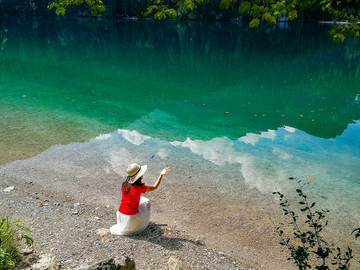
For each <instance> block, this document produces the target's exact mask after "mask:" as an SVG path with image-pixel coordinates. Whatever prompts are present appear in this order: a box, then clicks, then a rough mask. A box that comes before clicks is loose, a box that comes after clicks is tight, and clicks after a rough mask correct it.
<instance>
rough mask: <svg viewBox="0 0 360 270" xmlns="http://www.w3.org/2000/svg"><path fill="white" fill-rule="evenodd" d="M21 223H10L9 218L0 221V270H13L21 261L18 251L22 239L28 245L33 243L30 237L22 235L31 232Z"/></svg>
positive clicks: (18, 221)
mask: <svg viewBox="0 0 360 270" xmlns="http://www.w3.org/2000/svg"><path fill="white" fill-rule="evenodd" d="M19 223H21V221H20V220H16V221H10V220H9V219H8V218H2V219H1V221H0V270H2V269H11V268H13V267H14V266H15V264H16V263H17V262H18V261H19V260H20V254H19V251H18V245H19V240H20V239H24V240H25V244H26V245H31V244H32V243H33V240H32V238H31V237H30V236H28V235H26V234H20V232H26V233H27V232H29V231H30V230H29V229H28V228H25V227H23V226H20V224H19Z"/></svg>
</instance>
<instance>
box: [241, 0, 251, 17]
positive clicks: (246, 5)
mask: <svg viewBox="0 0 360 270" xmlns="http://www.w3.org/2000/svg"><path fill="white" fill-rule="evenodd" d="M250 10H251V3H250V2H248V1H245V2H243V3H242V4H241V5H240V6H239V14H243V13H249V12H250Z"/></svg>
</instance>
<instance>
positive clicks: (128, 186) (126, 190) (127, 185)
mask: <svg viewBox="0 0 360 270" xmlns="http://www.w3.org/2000/svg"><path fill="white" fill-rule="evenodd" d="M141 179H142V176H141V177H139V179H138V180H136V181H135V182H134V183H132V184H130V183H129V180H130V178H127V179H126V181H125V182H124V183H122V188H123V189H124V194H128V193H129V191H130V189H131V186H133V185H139V186H142V185H144V183H141Z"/></svg>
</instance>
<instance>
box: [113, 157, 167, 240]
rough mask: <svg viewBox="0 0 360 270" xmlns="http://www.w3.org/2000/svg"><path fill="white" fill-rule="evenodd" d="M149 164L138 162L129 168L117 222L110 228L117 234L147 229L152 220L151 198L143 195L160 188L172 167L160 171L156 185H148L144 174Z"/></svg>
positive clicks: (128, 233)
mask: <svg viewBox="0 0 360 270" xmlns="http://www.w3.org/2000/svg"><path fill="white" fill-rule="evenodd" d="M146 170H147V165H143V166H140V165H138V164H136V163H133V164H130V165H129V166H128V168H127V173H128V176H127V178H126V181H125V182H124V183H123V184H122V188H121V193H122V196H121V203H120V207H119V210H118V211H117V224H116V225H114V226H112V227H111V228H110V232H111V233H112V234H116V235H131V234H134V233H138V232H141V231H143V230H145V228H146V227H147V225H149V222H150V200H149V199H147V198H145V197H142V196H141V194H142V193H146V192H150V191H153V190H155V189H157V188H158V186H159V185H160V183H161V179H162V177H163V176H164V175H166V174H167V173H168V172H169V171H170V168H169V167H166V168H165V169H163V170H162V171H161V173H160V176H159V178H158V179H157V181H156V183H155V185H153V186H146V185H145V184H144V183H143V182H142V180H143V174H144V173H145V172H146Z"/></svg>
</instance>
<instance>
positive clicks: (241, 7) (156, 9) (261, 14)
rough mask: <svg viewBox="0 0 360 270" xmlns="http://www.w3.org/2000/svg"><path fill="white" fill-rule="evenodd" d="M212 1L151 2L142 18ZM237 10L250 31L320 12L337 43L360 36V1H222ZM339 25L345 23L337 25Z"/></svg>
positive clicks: (99, 5)
mask: <svg viewBox="0 0 360 270" xmlns="http://www.w3.org/2000/svg"><path fill="white" fill-rule="evenodd" d="M53 1H54V2H52V3H50V4H49V6H48V8H49V9H53V8H54V9H55V13H56V14H57V15H65V12H66V8H67V7H68V6H71V5H76V6H79V5H83V4H85V5H87V6H89V8H90V11H91V13H92V14H93V15H95V16H99V15H101V14H103V13H104V12H105V5H104V3H103V2H102V1H101V0H53ZM209 2H210V0H205V1H204V0H171V1H170V0H150V3H151V4H150V6H149V7H148V8H147V9H146V10H145V11H144V12H143V14H142V15H143V16H144V17H147V16H150V15H152V16H153V17H154V18H155V19H159V20H163V19H175V18H177V17H178V15H179V14H180V13H181V14H188V13H192V12H194V11H195V10H196V9H197V6H199V5H205V4H208V3H209ZM235 6H236V8H237V9H238V11H239V14H241V15H246V16H249V17H250V24H249V26H250V28H257V27H259V25H260V24H261V22H264V23H265V24H267V25H269V26H274V25H276V24H277V21H278V20H280V19H281V20H283V19H285V20H289V21H293V20H296V19H297V18H298V13H299V11H304V10H308V11H314V10H320V11H322V12H324V13H326V14H330V15H332V17H333V21H334V26H333V28H332V29H331V30H330V31H329V35H330V36H331V37H332V40H333V42H334V43H337V44H339V43H343V42H344V41H345V39H346V36H347V35H350V36H352V37H359V36H360V26H359V22H360V0H342V1H339V0H245V1H244V0H240V1H238V0H220V1H219V10H228V9H230V8H232V7H235ZM337 22H345V23H342V24H338V23H337Z"/></svg>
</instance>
